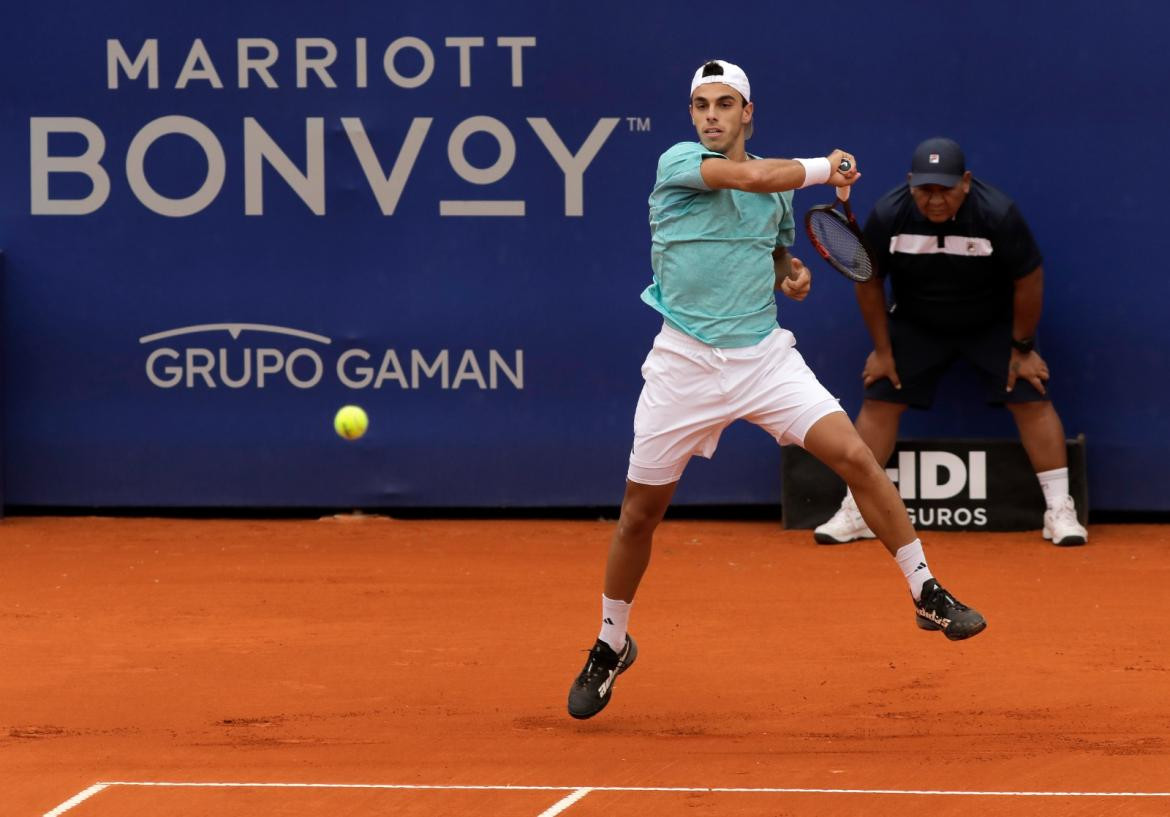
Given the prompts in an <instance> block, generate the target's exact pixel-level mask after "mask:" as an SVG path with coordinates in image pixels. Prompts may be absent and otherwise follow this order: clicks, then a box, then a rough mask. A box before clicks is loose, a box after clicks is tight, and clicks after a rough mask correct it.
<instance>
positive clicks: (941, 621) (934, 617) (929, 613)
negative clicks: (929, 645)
mask: <svg viewBox="0 0 1170 817" xmlns="http://www.w3.org/2000/svg"><path fill="white" fill-rule="evenodd" d="M918 615H920V616H922V617H923V618H927V619H930V620H931V621H933V622H934V623H935V624H937V625H938V626H940V627H942V628H943V629H944V630H945V629H946V628H947V627H949V626H950V624H951V620H950V619H949V618H943V617H942V616H940V615H938V614H937V613H935V612H934V611H933V610H927V609H926V608H924V607H919V608H918Z"/></svg>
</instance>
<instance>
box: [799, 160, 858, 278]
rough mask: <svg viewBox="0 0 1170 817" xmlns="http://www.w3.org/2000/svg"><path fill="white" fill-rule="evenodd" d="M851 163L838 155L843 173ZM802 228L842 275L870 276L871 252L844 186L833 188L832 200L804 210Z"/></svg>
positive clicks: (823, 256) (853, 276)
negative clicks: (834, 190) (835, 197)
mask: <svg viewBox="0 0 1170 817" xmlns="http://www.w3.org/2000/svg"><path fill="white" fill-rule="evenodd" d="M852 166H853V165H851V164H850V163H849V160H848V159H842V160H841V164H840V165H838V166H837V169H838V170H839V171H841V172H842V173H847V172H848V171H849V168H851V167H852ZM838 205H840V207H841V209H840V210H838V209H837V206H838ZM804 229H805V231H806V232H807V233H808V239H809V241H811V242H812V245H813V247H814V248H816V251H817V252H819V253H820V254H821V257H822V258H824V259H825V260H826V261H828V262H829V264H830V265H832V267H833V268H834V269H835V270H837V271H838V272H840V273H841V274H842V275H844V276H845V277H846V278H849V279H851V280H854V281H859V282H864V281H868V280H870V279H871V278H873V276H874V273H875V272H876V266H875V265H874V263H873V255H872V254H871V253H870V252H869V250H868V249H867V248H866V246H865V240H864V239H863V238H862V237H861V228H860V227H858V226H857V219H855V218H854V217H853V210H852V208H850V207H849V188H848V187H838V188H837V199H836V201H834V202H833V203H832V204H818V205H817V206H816V207H813V208H812V209H811V210H809V211H808V212H807V213H805V214H804Z"/></svg>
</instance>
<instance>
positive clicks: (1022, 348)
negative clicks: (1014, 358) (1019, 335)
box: [1012, 338, 1036, 355]
mask: <svg viewBox="0 0 1170 817" xmlns="http://www.w3.org/2000/svg"><path fill="white" fill-rule="evenodd" d="M1012 348H1013V349H1015V350H1016V351H1017V352H1020V353H1021V354H1025V355H1026V354H1028V352H1031V351H1032V350H1033V349H1035V348H1036V339H1035V338H1024V339H1023V340H1016V339H1015V338H1012Z"/></svg>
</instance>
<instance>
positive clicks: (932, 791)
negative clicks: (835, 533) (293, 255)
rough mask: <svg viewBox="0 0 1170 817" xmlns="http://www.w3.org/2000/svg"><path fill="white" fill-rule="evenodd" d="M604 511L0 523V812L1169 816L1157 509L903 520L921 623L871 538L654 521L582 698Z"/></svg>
mask: <svg viewBox="0 0 1170 817" xmlns="http://www.w3.org/2000/svg"><path fill="white" fill-rule="evenodd" d="M611 530H612V523H611V522H606V521H597V522H574V521H486V522H485V521H401V520H391V519H385V518H369V517H367V518H359V519H345V518H326V519H323V520H303V521H208V520H198V521H190V520H173V519H168V520H157V519H114V518H36V517H18V518H10V519H6V520H4V521H3V522H2V523H0V614H2V616H3V636H2V640H0V643H2V645H3V653H2V655H3V660H2V662H0V758H2V762H0V815H3V817H39V816H40V815H52V816H53V817H60V815H64V814H67V815H69V816H70V817H137V815H166V817H195V816H196V815H199V816H200V817H244V816H245V815H247V816H248V817H255V816H256V815H265V816H266V817H267V816H268V815H280V816H281V817H325V816H326V815H329V816H330V817H332V815H390V814H393V815H418V816H419V817H432V816H433V815H499V816H500V817H513V816H514V817H552V815H558V814H564V815H568V817H599V816H600V815H613V814H637V815H649V816H650V817H657V815H695V817H699V816H700V815H784V816H785V817H812V815H817V816H818V817H824V816H826V815H869V816H871V817H884V816H885V815H903V814H908V813H926V814H931V815H932V817H933V816H935V815H987V816H988V817H997V816H1002V817H1009V816H1010V817H1022V816H1023V815H1027V816H1028V817H1039V816H1040V815H1094V817H1097V816H1098V815H1165V814H1168V813H1170V737H1168V736H1170V636H1168V635H1167V631H1166V628H1165V627H1164V626H1163V623H1162V615H1161V608H1162V607H1163V606H1164V601H1165V591H1164V588H1165V587H1166V586H1167V584H1170V528H1167V527H1165V526H1154V525H1115V526H1110V525H1098V526H1095V527H1094V528H1093V530H1092V537H1093V538H1092V541H1091V544H1090V545H1089V546H1087V547H1083V548H1070V549H1059V548H1054V547H1052V546H1050V545H1047V544H1045V543H1044V542H1043V541H1042V540H1041V539H1040V537H1039V534H1038V533H1036V532H1029V533H1020V534H1015V533H1013V534H978V535H967V534H964V535H960V534H941V533H935V534H927V535H926V536H925V537H924V538H925V540H926V545H927V553H928V555H929V557H930V560H931V567H932V568H933V570H934V571H935V573H936V574H937V575H938V576H939V577H940V578H941V579H942V581H944V582H945V583H946V585H947V587H948V588H950V589H953V590H954V592H955V593H956V595H958V596H959V598H960V599H962V600H963V601H966V602H968V603H969V604H972V605H973V606H976V607H978V608H979V609H980V610H981V611H982V612H984V613H985V614H986V615H987V617H988V621H989V626H988V629H987V631H986V632H984V633H983V634H981V635H980V636H978V637H976V638H973V639H971V640H969V641H963V642H956V643H951V642H948V641H947V640H946V639H945V638H943V637H942V636H941V635H940V634H938V633H928V632H923V631H920V630H918V629H917V628H916V627H915V626H914V616H913V613H912V609H911V606H910V601H909V598H908V596H907V594H906V589H905V583H904V581H903V580H902V577H901V576H900V575H899V574H898V570H897V567H896V566H895V565H894V564H893V563H892V561H891V560H890V559H889V557H888V555H887V554H886V553H885V552H884V551H883V550H882V548H881V545H880V544H877V543H875V542H868V543H856V544H853V545H845V546H839V547H823V546H817V545H815V544H813V543H812V538H811V535H810V534H809V532H808V531H784V530H782V529H781V528H780V527H779V526H778V525H777V524H776V523H771V522H766V523H765V522H744V523H737V522H728V521H714V522H712V521H706V522H694V521H668V522H666V523H665V524H664V525H663V527H662V528H661V529H660V531H659V533H658V535H657V539H656V548H655V555H654V559H653V561H652V563H651V567H650V570H649V572H648V573H647V576H646V580H645V582H644V583H643V585H642V588H641V590H640V592H639V595H638V600H637V603H636V605H635V608H634V615H633V617H632V619H631V629H632V631H633V632H634V633H635V634H636V636H637V638H638V642H639V646H640V648H641V655H640V656H639V660H638V663H637V665H636V666H635V667H634V668H632V669H631V670H630V672H629V673H627V674H625V675H623V676H622V677H621V679H620V681H619V682H618V684H617V686H616V692H615V693H614V698H613V701H612V703H611V704H610V706H609V707H608V708H607V709H606V710H605V711H604V712H602V713H601V714H600V715H598V716H597V717H596V718H594V719H592V720H589V721H583V722H579V721H574V720H572V719H570V718H569V717H568V715H567V714H566V712H565V698H566V695H567V692H568V687H569V684H570V682H571V681H572V679H573V677H574V676H575V674H576V673H577V671H578V670H579V669H580V665H581V663H582V662H583V660H584V653H583V650H585V649H586V648H588V647H589V646H590V643H591V641H592V638H593V637H594V635H595V630H596V626H597V613H598V607H599V595H600V581H601V570H602V566H603V563H604V554H605V551H606V548H607V546H608V539H609V535H610V533H611ZM130 784H133V785H130ZM144 784H167V785H144ZM178 784H189V785H178ZM241 784H247V785H241ZM253 784H268V785H253ZM274 784H279V785H274Z"/></svg>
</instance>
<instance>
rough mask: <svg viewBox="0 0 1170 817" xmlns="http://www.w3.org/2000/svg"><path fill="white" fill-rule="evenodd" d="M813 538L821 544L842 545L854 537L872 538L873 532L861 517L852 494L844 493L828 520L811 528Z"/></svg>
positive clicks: (854, 538)
mask: <svg viewBox="0 0 1170 817" xmlns="http://www.w3.org/2000/svg"><path fill="white" fill-rule="evenodd" d="M813 538H814V539H816V540H817V542H819V543H820V544H822V545H843V544H845V543H846V542H852V541H854V540H856V539H873V538H875V537H874V533H873V531H871V530H870V529H869V526H868V525H866V524H865V520H864V519H862V518H861V511H859V510H857V503H856V502H854V501H853V494H846V495H845V501H844V502H842V503H841V507H840V508H838V509H837V512H836V513H835V514H833V516H832V518H830V519H829V521H828V522H825V523H823V524H821V525H818V526H817V527H816V529H815V530H813Z"/></svg>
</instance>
